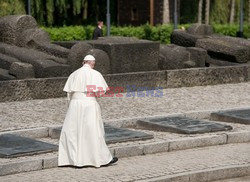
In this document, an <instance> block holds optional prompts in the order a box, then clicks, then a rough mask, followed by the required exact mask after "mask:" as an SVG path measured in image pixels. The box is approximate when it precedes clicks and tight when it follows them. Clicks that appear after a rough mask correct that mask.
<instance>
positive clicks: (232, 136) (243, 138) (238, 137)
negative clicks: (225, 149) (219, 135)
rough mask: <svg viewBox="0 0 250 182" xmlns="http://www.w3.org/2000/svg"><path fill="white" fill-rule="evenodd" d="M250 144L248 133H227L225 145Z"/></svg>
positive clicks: (249, 132)
mask: <svg viewBox="0 0 250 182" xmlns="http://www.w3.org/2000/svg"><path fill="white" fill-rule="evenodd" d="M243 142H250V131H243V132H233V133H227V143H243Z"/></svg>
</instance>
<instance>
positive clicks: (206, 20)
mask: <svg viewBox="0 0 250 182" xmlns="http://www.w3.org/2000/svg"><path fill="white" fill-rule="evenodd" d="M205 13H206V14H205V24H207V25H208V24H209V16H210V15H209V14H210V0H206V12H205Z"/></svg>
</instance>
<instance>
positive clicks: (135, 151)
mask: <svg viewBox="0 0 250 182" xmlns="http://www.w3.org/2000/svg"><path fill="white" fill-rule="evenodd" d="M137 155H143V146H128V147H119V148H115V156H116V157H118V158H119V157H131V156H137Z"/></svg>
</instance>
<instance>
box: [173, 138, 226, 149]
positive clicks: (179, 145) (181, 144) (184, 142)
mask: <svg viewBox="0 0 250 182" xmlns="http://www.w3.org/2000/svg"><path fill="white" fill-rule="evenodd" d="M226 143H227V136H226V135H214V136H200V137H196V138H193V139H185V138H183V139H178V140H174V141H170V142H169V151H173V150H184V149H189V148H195V147H205V146H213V145H222V144H226Z"/></svg>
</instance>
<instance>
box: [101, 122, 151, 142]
mask: <svg viewBox="0 0 250 182" xmlns="http://www.w3.org/2000/svg"><path fill="white" fill-rule="evenodd" d="M104 128H105V139H106V142H107V143H108V144H109V143H117V142H127V141H136V140H147V139H152V138H154V137H153V135H149V134H147V133H144V132H141V131H133V130H129V129H126V128H116V127H112V126H109V125H105V127H104Z"/></svg>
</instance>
